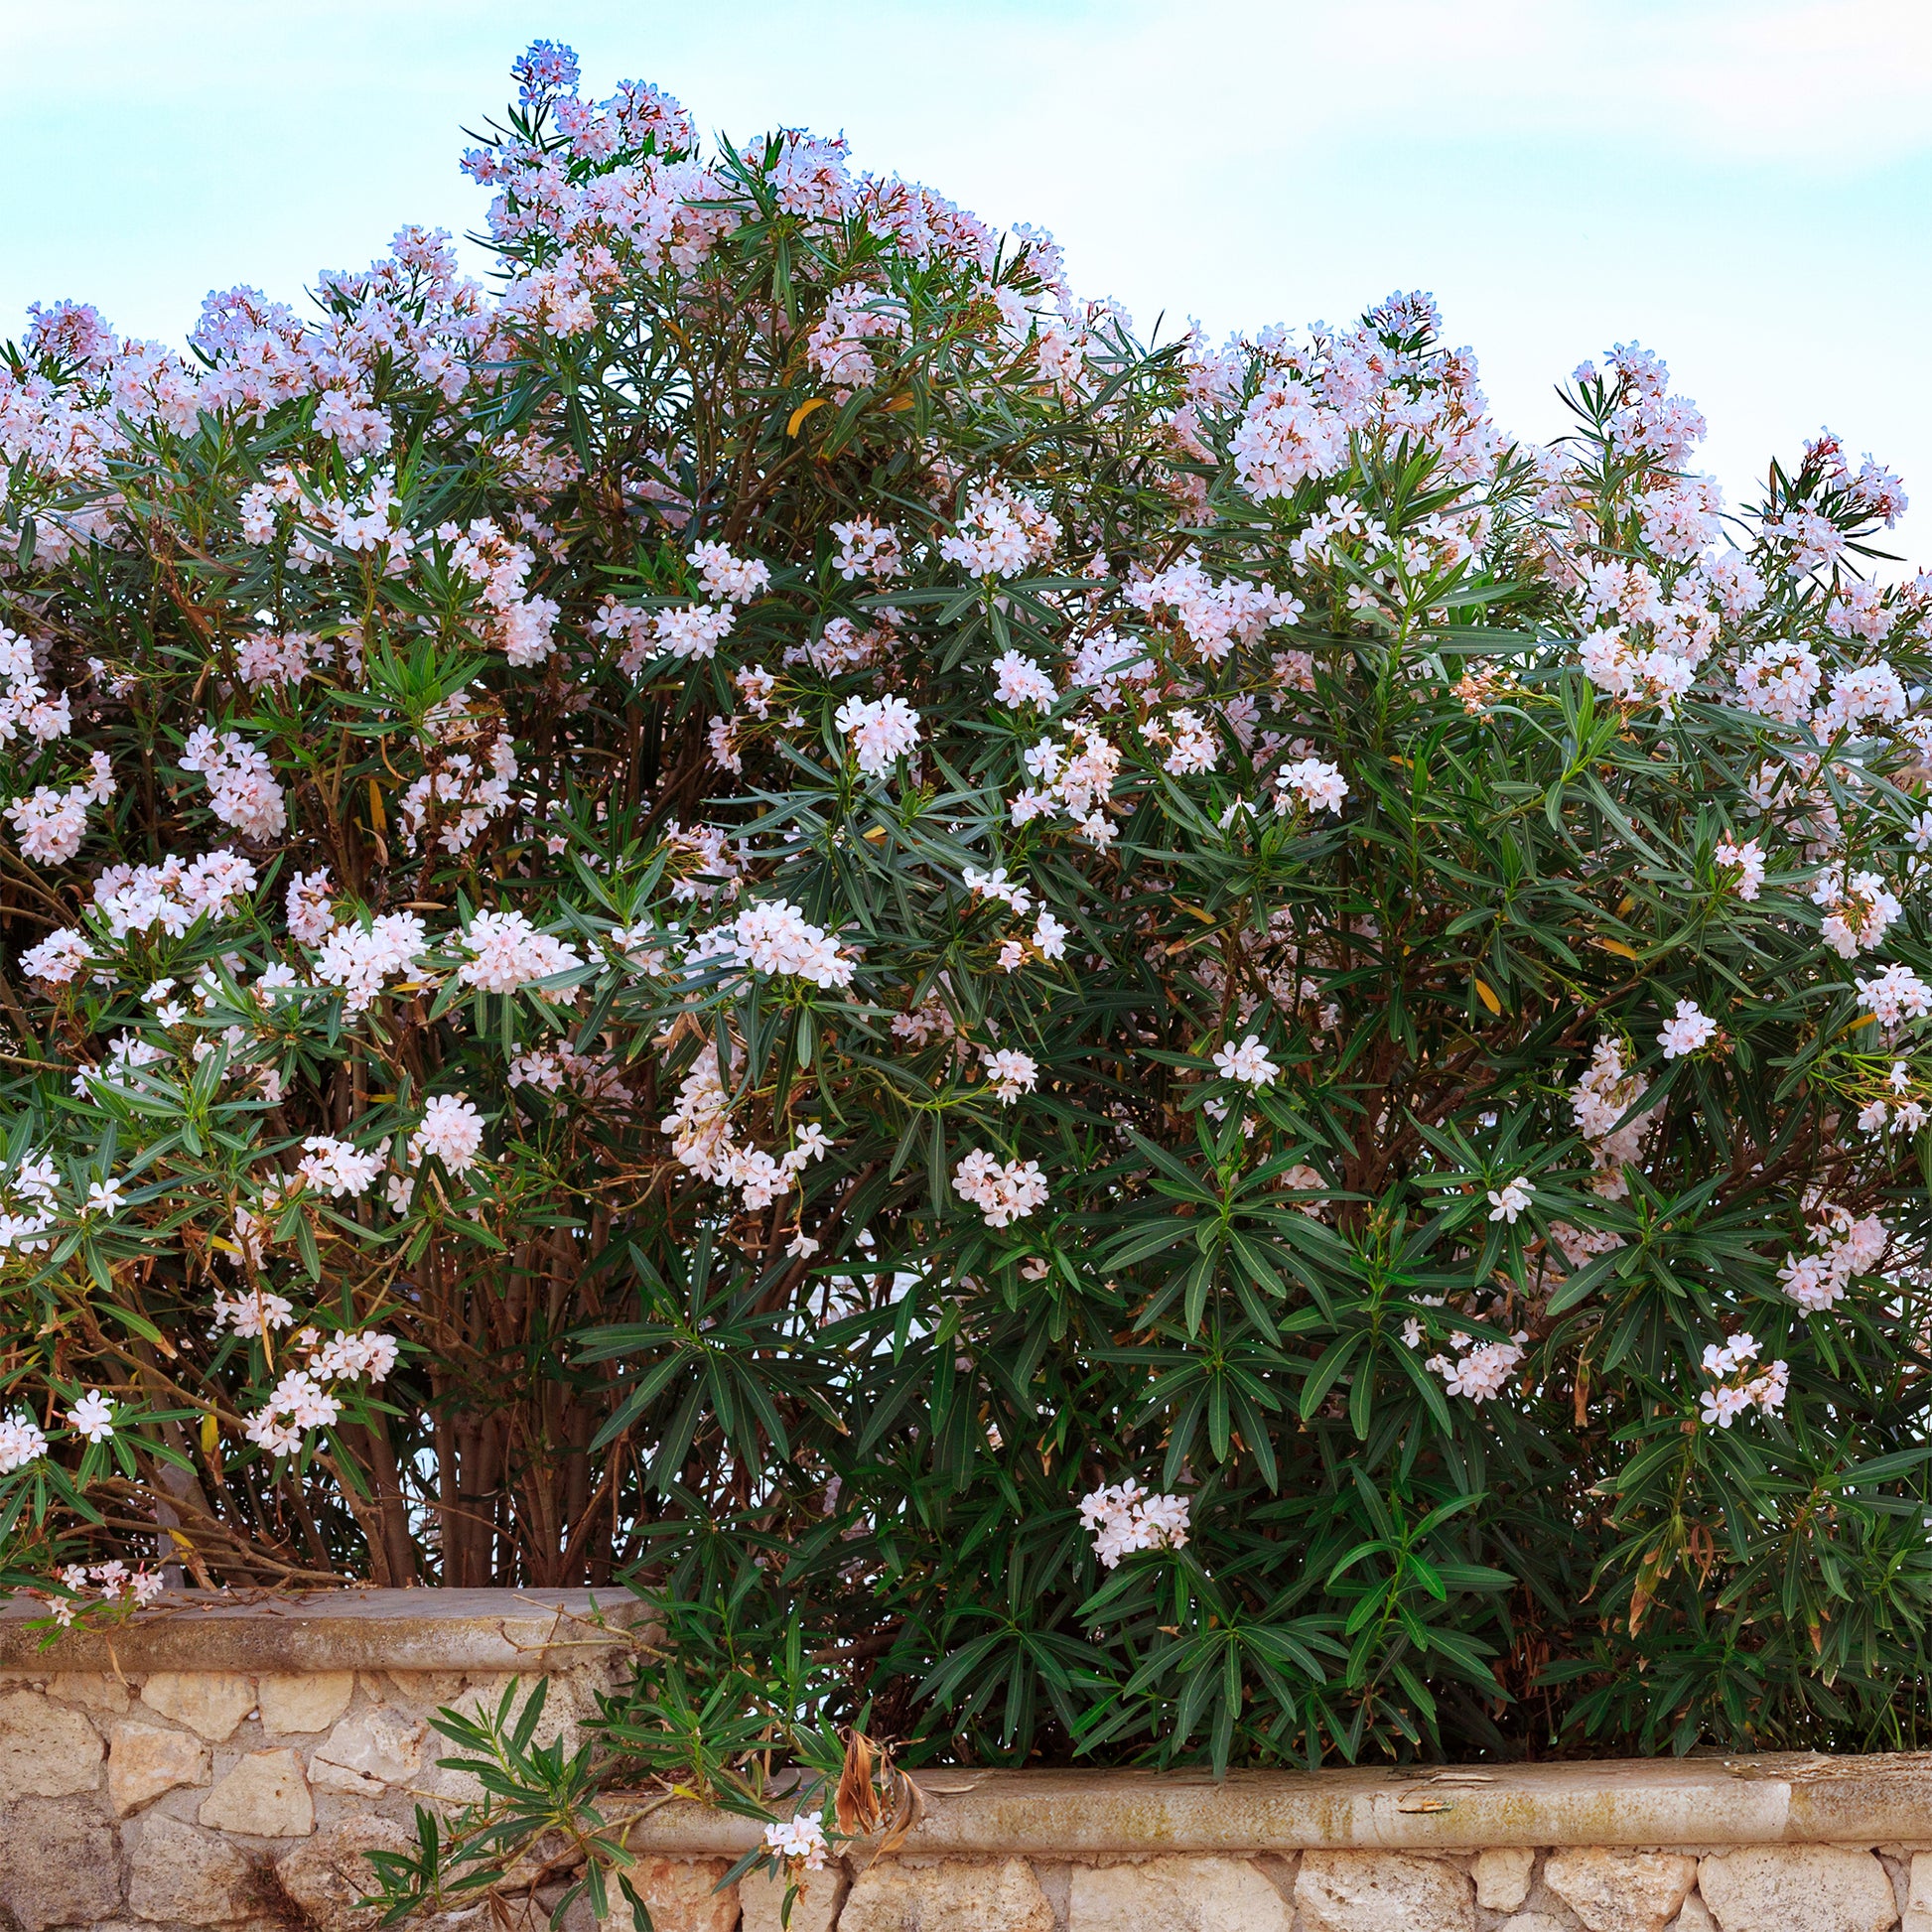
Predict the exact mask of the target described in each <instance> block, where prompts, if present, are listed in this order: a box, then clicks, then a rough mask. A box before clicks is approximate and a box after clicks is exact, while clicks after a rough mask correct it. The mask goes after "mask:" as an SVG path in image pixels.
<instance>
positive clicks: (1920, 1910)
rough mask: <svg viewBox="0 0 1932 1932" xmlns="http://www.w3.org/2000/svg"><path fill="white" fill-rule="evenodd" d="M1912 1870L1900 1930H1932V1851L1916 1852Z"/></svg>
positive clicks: (1924, 1931) (1923, 1931)
mask: <svg viewBox="0 0 1932 1932" xmlns="http://www.w3.org/2000/svg"><path fill="white" fill-rule="evenodd" d="M1911 1872H1912V1876H1911V1888H1910V1890H1909V1891H1908V1892H1907V1893H1906V1894H1905V1916H1904V1918H1903V1919H1902V1920H1900V1922H1899V1927H1898V1932H1932V1852H1914V1853H1913V1854H1912V1865H1911Z"/></svg>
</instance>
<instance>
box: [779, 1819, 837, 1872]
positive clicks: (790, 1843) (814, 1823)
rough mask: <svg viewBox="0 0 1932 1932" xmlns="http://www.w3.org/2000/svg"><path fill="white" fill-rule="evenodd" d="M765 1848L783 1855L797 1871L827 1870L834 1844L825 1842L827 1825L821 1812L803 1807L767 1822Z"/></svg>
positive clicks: (782, 1857) (781, 1857) (783, 1858)
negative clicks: (820, 1817) (776, 1819)
mask: <svg viewBox="0 0 1932 1932" xmlns="http://www.w3.org/2000/svg"><path fill="white" fill-rule="evenodd" d="M764 1849H765V1850H766V1851H767V1852H769V1853H770V1854H771V1856H772V1857H773V1858H774V1859H782V1860H783V1861H784V1862H785V1863H786V1865H788V1866H789V1867H790V1868H791V1869H792V1870H793V1871H823V1870H824V1869H825V1857H826V1854H827V1852H828V1851H829V1850H830V1849H831V1848H830V1847H829V1846H828V1845H827V1844H826V1842H825V1827H824V1825H823V1824H822V1823H820V1821H819V1817H818V1814H817V1813H816V1812H812V1811H801V1812H799V1813H797V1815H796V1816H794V1817H791V1818H781V1819H779V1820H778V1821H777V1823H775V1824H771V1825H767V1826H765V1828H764Z"/></svg>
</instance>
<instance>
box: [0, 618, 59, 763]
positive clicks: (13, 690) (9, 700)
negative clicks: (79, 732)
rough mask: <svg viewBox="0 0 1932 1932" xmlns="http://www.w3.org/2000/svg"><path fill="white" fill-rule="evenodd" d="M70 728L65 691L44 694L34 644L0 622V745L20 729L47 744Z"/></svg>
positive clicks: (44, 689) (38, 743)
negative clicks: (58, 694)
mask: <svg viewBox="0 0 1932 1932" xmlns="http://www.w3.org/2000/svg"><path fill="white" fill-rule="evenodd" d="M72 729H73V715H72V707H71V706H70V704H69V700H68V694H67V693H66V692H65V691H63V692H62V693H61V695H60V696H59V697H58V698H51V697H49V696H48V693H47V686H46V685H45V684H43V683H42V682H41V675H40V671H39V669H38V667H37V666H36V665H35V663H34V646H33V645H32V644H31V643H30V642H29V641H28V640H27V639H26V638H25V637H23V636H21V634H20V633H19V632H18V631H16V630H9V629H8V628H7V626H6V625H5V624H3V623H0V745H11V744H12V743H13V742H14V740H15V739H16V738H18V737H19V736H20V735H21V734H22V733H23V732H25V733H26V735H27V736H28V737H29V738H31V739H32V740H33V741H34V742H35V744H37V745H51V744H53V742H54V741H55V740H56V739H57V738H65V737H67V735H68V734H69V732H70V731H71V730H72Z"/></svg>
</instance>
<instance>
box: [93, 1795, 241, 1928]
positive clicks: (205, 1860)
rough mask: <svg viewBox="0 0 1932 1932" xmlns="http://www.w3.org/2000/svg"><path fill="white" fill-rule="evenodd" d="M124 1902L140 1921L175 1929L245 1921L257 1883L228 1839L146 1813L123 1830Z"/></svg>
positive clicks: (157, 1814) (175, 1820)
mask: <svg viewBox="0 0 1932 1932" xmlns="http://www.w3.org/2000/svg"><path fill="white" fill-rule="evenodd" d="M122 1837H123V1840H124V1842H125V1843H126V1845H127V1848H128V1862H127V1902H128V1904H129V1905H130V1906H131V1907H132V1908H133V1909H134V1912H135V1913H136V1915H137V1916H138V1917H141V1918H147V1919H160V1920H162V1921H163V1922H164V1923H169V1924H178V1925H219V1924H220V1923H221V1922H222V1921H223V1920H224V1919H234V1918H245V1917H247V1915H248V1913H249V1910H250V1908H251V1907H252V1906H253V1904H254V1902H255V1898H256V1893H257V1884H256V1879H255V1873H254V1869H253V1867H252V1866H251V1865H250V1864H249V1863H248V1861H247V1859H246V1858H244V1857H243V1856H242V1854H241V1853H240V1852H239V1851H238V1850H237V1849H236V1848H235V1847H234V1846H232V1845H230V1844H229V1843H228V1842H227V1840H226V1839H223V1838H217V1837H216V1836H215V1834H214V1833H212V1832H198V1831H197V1830H196V1829H195V1827H194V1826H193V1825H184V1824H182V1823H181V1822H180V1821H179V1820H177V1819H173V1818H166V1817H163V1816H162V1814H161V1813H159V1812H153V1811H151V1812H149V1813H148V1815H147V1816H146V1817H145V1818H142V1819H140V1820H139V1821H138V1822H136V1823H135V1824H133V1825H129V1826H126V1827H124V1828H123V1831H122Z"/></svg>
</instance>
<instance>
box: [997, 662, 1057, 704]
mask: <svg viewBox="0 0 1932 1932" xmlns="http://www.w3.org/2000/svg"><path fill="white" fill-rule="evenodd" d="M1058 696H1059V693H1058V692H1057V691H1055V690H1054V688H1053V680H1052V679H1051V678H1050V677H1048V676H1047V675H1046V673H1045V672H1044V671H1042V670H1041V669H1040V668H1039V666H1038V665H1037V664H1035V662H1034V660H1033V659H1032V658H1031V657H1025V656H1022V655H1021V653H1020V652H1019V651H1017V650H1009V651H1004V652H1002V653H1001V654H1000V655H999V656H998V657H996V658H995V659H994V660H993V699H994V702H995V703H996V704H1003V705H1011V706H1019V705H1023V704H1036V705H1050V704H1051V703H1052V702H1053V700H1054V699H1055V698H1057V697H1058Z"/></svg>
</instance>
